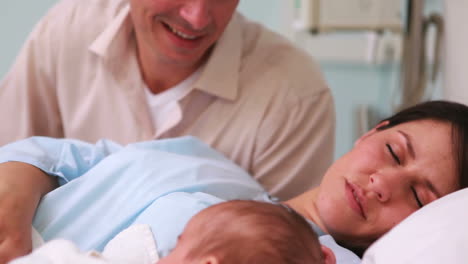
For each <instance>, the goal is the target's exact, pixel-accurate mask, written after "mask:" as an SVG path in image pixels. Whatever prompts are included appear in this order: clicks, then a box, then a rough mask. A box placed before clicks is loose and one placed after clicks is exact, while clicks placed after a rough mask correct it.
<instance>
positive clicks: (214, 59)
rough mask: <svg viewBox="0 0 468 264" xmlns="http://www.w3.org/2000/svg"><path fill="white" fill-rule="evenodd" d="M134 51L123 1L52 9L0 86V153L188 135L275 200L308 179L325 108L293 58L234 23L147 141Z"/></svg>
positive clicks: (323, 133)
mask: <svg viewBox="0 0 468 264" xmlns="http://www.w3.org/2000/svg"><path fill="white" fill-rule="evenodd" d="M135 47H136V46H135V36H134V32H133V25H132V21H131V19H130V16H129V4H128V1H127V0H68V1H61V2H59V3H58V4H57V5H56V6H55V7H53V8H52V9H51V10H50V12H49V13H48V14H47V15H46V16H45V17H44V18H43V19H42V20H41V21H40V22H39V23H38V25H37V26H36V27H35V29H34V31H33V32H32V33H31V35H30V36H29V38H28V40H27V41H26V43H25V46H24V47H23V49H22V50H21V52H20V54H19V56H18V58H17V60H16V62H15V64H14V65H13V67H12V69H11V71H10V72H9V73H8V74H7V75H6V77H5V78H4V80H3V81H2V82H1V83H0V121H1V123H2V129H1V134H0V145H1V144H5V143H7V142H10V141H13V140H16V139H20V138H24V137H28V136H32V135H44V136H52V137H68V138H77V139H82V140H85V141H90V142H95V141H97V140H98V139H100V138H109V139H112V140H114V141H117V142H119V143H122V144H126V143H130V142H135V141H142V140H150V139H155V138H166V137H177V136H182V135H193V136H196V137H199V138H200V139H202V140H203V141H205V142H206V143H207V144H209V145H211V146H212V147H213V148H215V149H217V150H219V151H220V152H222V153H224V154H225V155H226V156H227V157H229V158H231V159H232V160H233V161H235V162H236V163H238V164H239V165H240V166H242V167H243V168H245V169H246V170H247V171H249V172H250V173H251V174H252V175H253V176H254V177H255V178H256V179H257V180H258V181H259V182H260V183H261V184H263V185H264V186H265V187H266V189H267V190H269V191H270V192H272V193H273V194H275V195H277V196H279V197H281V198H289V197H291V196H293V195H296V194H299V193H301V192H303V191H305V190H307V189H308V188H310V187H312V186H315V185H317V184H318V183H319V182H320V180H321V177H322V175H323V173H324V171H325V170H326V168H327V167H328V166H329V165H330V163H331V161H332V154H333V148H334V125H335V115H334V106H333V100H332V97H331V94H330V90H329V88H328V87H327V85H326V84H325V81H324V79H323V77H322V75H321V73H320V71H319V68H318V66H317V65H316V64H315V63H314V62H313V60H312V59H311V58H310V57H309V55H308V54H306V53H305V52H304V51H301V50H299V49H297V48H296V47H294V46H293V45H292V44H291V43H289V42H288V41H287V40H286V39H284V38H283V37H281V36H279V35H278V34H276V33H273V32H271V31H269V30H267V29H266V28H264V27H263V26H261V25H259V24H255V23H252V22H249V21H247V20H246V19H245V18H244V17H242V16H241V15H240V14H235V15H234V17H233V19H232V21H231V22H230V24H229V25H228V27H227V29H226V31H225V32H224V34H223V35H222V36H221V38H220V40H219V41H218V42H217V44H216V46H215V47H214V49H213V51H212V54H211V56H210V57H209V59H208V61H207V62H206V64H205V66H204V68H203V70H202V72H201V74H200V78H199V79H198V80H197V81H196V82H195V83H194V88H193V89H192V91H191V92H190V93H189V94H188V95H187V96H185V97H184V98H183V99H182V100H181V101H179V102H178V105H179V107H180V113H181V114H180V116H179V118H178V119H177V120H176V121H175V122H173V123H174V125H173V126H172V127H170V128H169V129H167V131H165V132H164V133H158V135H157V136H156V131H157V129H156V128H155V127H153V122H152V120H151V114H150V110H149V107H148V104H147V102H146V99H145V94H144V89H145V85H144V83H143V80H142V77H141V74H140V71H139V66H138V62H137V58H136V48H135ZM135 177H138V175H135Z"/></svg>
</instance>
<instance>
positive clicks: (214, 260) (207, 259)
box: [199, 255, 220, 264]
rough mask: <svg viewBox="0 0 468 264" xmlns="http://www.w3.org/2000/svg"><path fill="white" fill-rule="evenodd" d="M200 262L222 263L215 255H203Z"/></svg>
mask: <svg viewBox="0 0 468 264" xmlns="http://www.w3.org/2000/svg"><path fill="white" fill-rule="evenodd" d="M199 264H220V263H219V261H218V258H216V257H215V256H213V255H209V256H206V257H203V258H202V260H201V261H200V263H199Z"/></svg>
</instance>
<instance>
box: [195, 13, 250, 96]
mask: <svg viewBox="0 0 468 264" xmlns="http://www.w3.org/2000/svg"><path fill="white" fill-rule="evenodd" d="M241 20H242V17H241V15H240V14H238V13H236V14H234V15H233V18H232V19H231V22H230V23H229V24H228V26H227V27H226V29H225V31H224V33H223V34H222V35H221V37H220V39H219V40H218V42H217V43H216V45H215V46H214V47H213V50H212V54H211V56H210V57H209V59H208V61H207V62H206V64H205V68H204V70H203V72H202V74H201V76H200V78H199V79H198V81H197V82H196V83H195V88H196V89H198V90H202V91H204V92H206V93H209V94H212V95H215V96H218V97H221V98H224V99H228V100H235V99H236V98H237V94H238V87H239V85H238V83H239V71H240V66H241V53H242V28H241V26H242V25H241V23H242V21H241Z"/></svg>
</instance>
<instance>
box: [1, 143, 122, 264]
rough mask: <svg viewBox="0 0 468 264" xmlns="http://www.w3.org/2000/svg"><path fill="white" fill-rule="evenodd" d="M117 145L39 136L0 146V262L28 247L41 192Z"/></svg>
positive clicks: (78, 172)
mask: <svg viewBox="0 0 468 264" xmlns="http://www.w3.org/2000/svg"><path fill="white" fill-rule="evenodd" d="M118 149H120V146H119V145H117V144H114V143H113V142H110V141H105V140H103V141H99V142H98V143H97V144H95V145H93V144H88V143H85V142H81V141H76V140H64V139H52V138H42V137H35V138H30V139H26V140H22V141H18V142H15V143H12V144H9V145H5V146H4V147H2V148H0V263H5V262H6V261H7V260H9V259H12V258H14V257H17V256H21V255H24V254H26V253H28V252H30V251H31V224H32V220H33V217H34V213H35V210H36V208H37V206H38V204H39V201H40V199H41V198H42V196H44V195H45V194H47V193H48V192H50V191H52V190H53V189H54V188H56V187H57V186H58V183H61V184H65V183H67V182H68V181H71V180H73V179H75V178H77V177H79V176H81V175H82V174H84V173H86V172H87V171H88V170H89V169H90V168H92V167H93V166H94V165H96V164H97V163H99V162H100V161H101V160H102V159H103V158H105V157H106V156H107V155H109V154H111V153H113V152H114V151H117V150H118ZM51 175H54V176H57V177H58V178H56V177H52V176H51Z"/></svg>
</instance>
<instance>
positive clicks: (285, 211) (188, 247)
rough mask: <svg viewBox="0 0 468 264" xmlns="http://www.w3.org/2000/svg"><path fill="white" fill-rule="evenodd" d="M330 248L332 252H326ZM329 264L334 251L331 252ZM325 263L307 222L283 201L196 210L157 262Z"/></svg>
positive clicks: (237, 203)
mask: <svg viewBox="0 0 468 264" xmlns="http://www.w3.org/2000/svg"><path fill="white" fill-rule="evenodd" d="M326 253H330V251H326ZM326 259H327V261H328V262H327V263H333V262H334V256H330V255H328V254H327V257H326ZM176 263H177V264H182V263H183V264H192V263H193V264H229V263H235V264H248V263H269V264H304V263H307V264H315V263H317V264H319V263H320V264H321V263H325V261H324V254H323V253H322V248H321V246H320V244H319V241H318V238H317V235H316V234H315V233H314V231H313V230H312V228H311V227H310V225H309V224H308V223H307V221H306V220H305V219H304V218H303V217H302V216H300V215H299V214H297V213H296V212H294V211H292V210H290V209H289V208H286V207H284V206H281V205H274V204H271V203H264V202H256V201H240V200H236V201H229V202H224V203H220V204H217V205H214V206H211V207H209V208H207V209H205V210H203V211H201V212H200V213H198V214H197V215H195V216H194V217H193V218H192V219H191V220H190V221H189V222H188V224H187V226H186V227H185V229H184V231H183V233H182V235H180V236H179V239H178V242H177V245H176V247H175V248H174V250H173V251H172V252H171V253H170V254H169V255H168V256H166V257H165V258H162V259H161V260H160V261H159V262H158V264H176Z"/></svg>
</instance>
